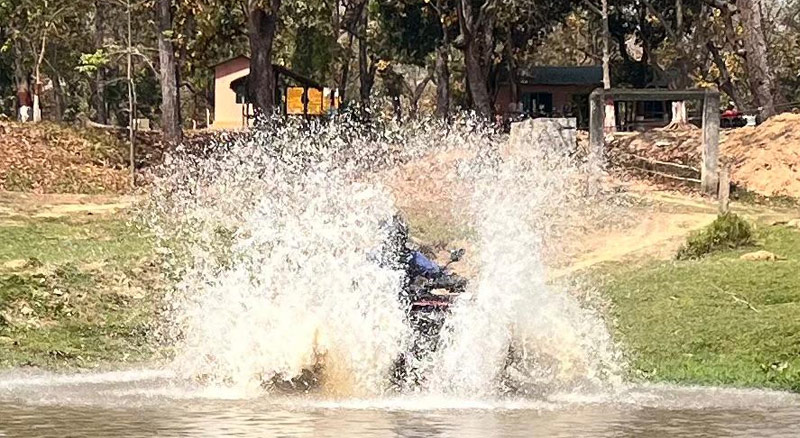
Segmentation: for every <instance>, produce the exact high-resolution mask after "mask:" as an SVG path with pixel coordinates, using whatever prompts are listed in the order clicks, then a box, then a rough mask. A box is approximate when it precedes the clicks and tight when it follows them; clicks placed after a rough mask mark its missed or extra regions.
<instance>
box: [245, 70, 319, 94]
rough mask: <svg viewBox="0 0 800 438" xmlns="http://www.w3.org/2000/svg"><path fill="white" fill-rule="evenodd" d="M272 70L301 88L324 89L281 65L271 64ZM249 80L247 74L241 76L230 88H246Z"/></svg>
mask: <svg viewBox="0 0 800 438" xmlns="http://www.w3.org/2000/svg"><path fill="white" fill-rule="evenodd" d="M272 70H273V71H274V72H275V73H276V74H277V75H282V76H284V77H288V78H290V79H292V80H294V81H295V82H296V83H297V84H299V85H301V86H303V87H308V88H316V89H318V90H322V89H324V87H323V86H322V85H320V84H319V83H318V82H316V81H314V80H313V79H310V78H307V77H305V76H303V75H301V74H299V73H295V72H293V71H291V70H289V69H288V68H286V67H284V66H282V65H278V64H272ZM249 78H250V75H249V74H248V75H245V76H242V77H240V78H237V79H234V80H233V81H232V82H231V88H232V89H236V88H238V87H241V86H244V87H245V88H247V81H248V80H249Z"/></svg>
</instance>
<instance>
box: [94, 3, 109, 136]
mask: <svg viewBox="0 0 800 438" xmlns="http://www.w3.org/2000/svg"><path fill="white" fill-rule="evenodd" d="M104 12H105V9H104V6H103V5H102V0H95V2H94V48H95V50H99V49H102V48H103V45H104V44H105V26H104V23H105V13H104ZM92 100H93V102H92V103H93V106H94V111H95V120H96V121H97V123H100V124H101V125H107V124H108V109H106V69H105V67H103V66H100V67H98V68H97V71H96V72H95V74H94V98H93V99H92Z"/></svg>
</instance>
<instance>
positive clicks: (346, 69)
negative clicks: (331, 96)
mask: <svg viewBox="0 0 800 438" xmlns="http://www.w3.org/2000/svg"><path fill="white" fill-rule="evenodd" d="M352 54H353V34H352V33H351V34H350V35H349V36H348V43H347V54H346V55H345V56H346V57H345V59H344V61H343V62H342V74H341V75H340V76H339V99H340V100H341V103H342V106H344V105H345V104H346V103H347V82H348V81H349V80H350V57H351V55H352Z"/></svg>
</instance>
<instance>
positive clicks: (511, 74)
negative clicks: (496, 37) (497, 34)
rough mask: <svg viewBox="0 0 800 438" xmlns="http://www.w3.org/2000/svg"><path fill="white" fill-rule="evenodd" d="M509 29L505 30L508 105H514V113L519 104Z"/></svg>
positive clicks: (516, 76) (517, 82) (517, 80)
mask: <svg viewBox="0 0 800 438" xmlns="http://www.w3.org/2000/svg"><path fill="white" fill-rule="evenodd" d="M511 39H512V35H511V28H508V29H506V44H505V48H506V64H507V65H508V83H509V85H510V87H509V88H510V91H511V96H510V99H509V100H510V103H511V104H513V105H514V110H515V111H516V108H517V103H519V78H518V74H517V63H516V62H514V50H513V49H512V47H511ZM503 110H504V111H508V110H509V108H504V109H503Z"/></svg>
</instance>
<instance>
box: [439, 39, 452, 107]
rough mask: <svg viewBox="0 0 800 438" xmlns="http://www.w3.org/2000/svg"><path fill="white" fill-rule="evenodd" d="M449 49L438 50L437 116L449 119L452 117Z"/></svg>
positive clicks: (441, 48)
mask: <svg viewBox="0 0 800 438" xmlns="http://www.w3.org/2000/svg"><path fill="white" fill-rule="evenodd" d="M447 57H448V54H447V47H444V46H440V47H439V48H437V49H436V116H438V117H440V118H442V119H447V118H448V117H449V116H450V67H449V65H448V64H449V63H448V59H447Z"/></svg>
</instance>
